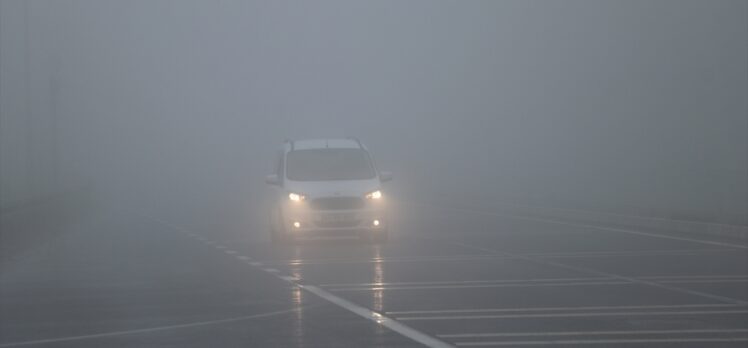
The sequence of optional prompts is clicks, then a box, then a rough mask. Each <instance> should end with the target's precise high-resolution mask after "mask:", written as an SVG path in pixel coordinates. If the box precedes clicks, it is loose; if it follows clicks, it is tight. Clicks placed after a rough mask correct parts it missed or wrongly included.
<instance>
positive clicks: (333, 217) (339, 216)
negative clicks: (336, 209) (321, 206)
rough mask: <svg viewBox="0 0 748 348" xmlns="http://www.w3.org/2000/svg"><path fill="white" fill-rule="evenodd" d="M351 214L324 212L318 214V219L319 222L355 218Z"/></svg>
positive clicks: (345, 220) (344, 220)
mask: <svg viewBox="0 0 748 348" xmlns="http://www.w3.org/2000/svg"><path fill="white" fill-rule="evenodd" d="M355 218H356V217H355V216H354V215H353V214H325V215H322V216H320V218H319V221H321V222H348V221H352V220H355Z"/></svg>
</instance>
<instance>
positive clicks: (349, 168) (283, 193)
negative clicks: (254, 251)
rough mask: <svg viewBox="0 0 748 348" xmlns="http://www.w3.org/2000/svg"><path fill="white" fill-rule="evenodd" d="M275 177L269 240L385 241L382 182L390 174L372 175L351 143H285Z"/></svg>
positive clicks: (362, 152) (364, 155)
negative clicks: (339, 238) (350, 238)
mask: <svg viewBox="0 0 748 348" xmlns="http://www.w3.org/2000/svg"><path fill="white" fill-rule="evenodd" d="M278 157H279V158H278V164H277V167H276V171H275V174H272V175H268V176H267V177H266V178H265V181H266V182H267V183H268V184H270V185H271V186H272V187H273V188H274V191H275V192H274V199H275V204H274V206H273V209H272V212H271V214H270V216H271V218H270V219H271V221H270V224H271V233H272V239H273V241H276V242H279V241H288V240H291V239H299V238H306V237H312V236H315V237H319V236H358V237H360V238H362V239H366V240H373V241H380V242H383V241H386V240H387V237H388V233H389V221H388V219H387V214H386V209H385V208H386V203H387V197H386V195H385V194H384V193H383V191H382V187H381V186H382V183H383V182H385V181H389V180H392V173H389V172H380V171H377V169H376V166H375V165H374V161H373V160H372V158H371V155H370V154H369V151H367V149H366V147H365V146H364V145H362V144H361V142H360V141H358V140H357V139H355V138H346V139H313V140H296V141H288V140H287V141H286V142H285V143H284V144H283V148H282V150H281V152H280V154H279V156H278Z"/></svg>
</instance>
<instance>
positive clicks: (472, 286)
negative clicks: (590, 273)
mask: <svg viewBox="0 0 748 348" xmlns="http://www.w3.org/2000/svg"><path fill="white" fill-rule="evenodd" d="M623 284H636V283H632V282H629V281H622V280H618V281H615V280H612V281H607V282H606V281H602V282H573V283H515V284H459V285H410V286H373V287H348V288H342V287H341V288H329V290H331V291H341V292H344V291H379V290H390V291H391V290H428V289H479V288H530V287H554V286H589V285H594V286H599V285H623Z"/></svg>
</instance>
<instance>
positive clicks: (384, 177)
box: [379, 172, 392, 182]
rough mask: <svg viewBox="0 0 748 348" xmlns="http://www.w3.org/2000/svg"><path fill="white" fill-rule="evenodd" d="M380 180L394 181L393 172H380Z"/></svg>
mask: <svg viewBox="0 0 748 348" xmlns="http://www.w3.org/2000/svg"><path fill="white" fill-rule="evenodd" d="M379 181H381V182H386V181H392V172H379Z"/></svg>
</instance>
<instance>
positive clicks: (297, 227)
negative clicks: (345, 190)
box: [282, 206, 389, 236]
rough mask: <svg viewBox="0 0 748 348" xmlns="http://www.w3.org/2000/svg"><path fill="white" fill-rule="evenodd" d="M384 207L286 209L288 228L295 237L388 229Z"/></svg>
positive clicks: (285, 221)
mask: <svg viewBox="0 0 748 348" xmlns="http://www.w3.org/2000/svg"><path fill="white" fill-rule="evenodd" d="M386 215H387V214H386V213H385V211H384V209H382V208H381V207H368V208H366V209H351V210H312V209H308V208H305V207H298V206H287V207H285V208H284V209H283V219H282V220H283V224H284V227H285V228H284V229H285V231H286V232H287V233H288V234H290V235H292V236H294V235H296V236H338V235H356V234H365V233H376V232H377V231H385V230H386V229H387V226H388V223H389V220H388V218H387V216H386Z"/></svg>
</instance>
